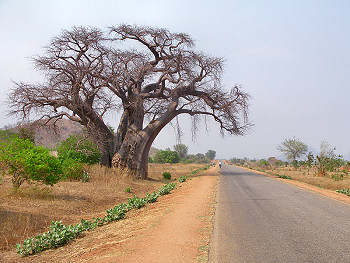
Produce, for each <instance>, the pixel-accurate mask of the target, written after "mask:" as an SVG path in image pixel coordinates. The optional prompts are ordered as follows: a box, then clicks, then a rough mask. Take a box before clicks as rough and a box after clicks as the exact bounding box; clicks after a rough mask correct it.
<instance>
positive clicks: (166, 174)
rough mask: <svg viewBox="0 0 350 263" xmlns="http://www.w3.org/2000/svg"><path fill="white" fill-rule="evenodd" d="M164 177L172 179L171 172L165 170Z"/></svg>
mask: <svg viewBox="0 0 350 263" xmlns="http://www.w3.org/2000/svg"><path fill="white" fill-rule="evenodd" d="M163 178H164V179H166V180H170V179H171V173H169V172H164V173H163Z"/></svg>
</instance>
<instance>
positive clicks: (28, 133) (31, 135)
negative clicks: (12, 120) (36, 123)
mask: <svg viewBox="0 0 350 263" xmlns="http://www.w3.org/2000/svg"><path fill="white" fill-rule="evenodd" d="M18 137H19V138H21V139H23V140H29V141H31V142H33V143H34V141H35V132H34V129H33V128H23V127H22V128H20V129H19V131H18Z"/></svg>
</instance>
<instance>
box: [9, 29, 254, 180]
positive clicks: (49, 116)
mask: <svg viewBox="0 0 350 263" xmlns="http://www.w3.org/2000/svg"><path fill="white" fill-rule="evenodd" d="M33 60H34V63H35V67H36V68H37V69H38V70H40V71H42V72H43V73H44V76H45V79H44V81H43V82H42V83H40V84H28V83H23V82H16V83H15V85H14V88H13V90H12V92H11V93H10V94H9V105H10V107H11V113H12V114H17V115H19V116H21V117H22V118H24V119H25V118H29V116H30V115H32V114H33V113H34V115H35V116H40V117H41V118H42V119H46V120H47V121H52V120H53V121H54V120H58V119H61V118H68V119H70V120H72V121H75V122H78V123H80V124H82V125H83V126H85V127H86V129H87V131H88V135H89V137H90V138H91V139H92V141H93V142H94V143H95V144H96V145H97V146H98V148H99V150H100V152H101V155H100V162H101V164H103V165H108V166H110V165H111V164H112V163H113V164H114V165H116V166H122V167H127V168H129V169H130V170H132V171H134V172H135V173H136V174H137V177H141V178H146V177H147V165H146V164H147V160H148V152H149V149H150V147H151V145H152V142H153V141H154V139H155V138H156V136H157V135H158V134H159V132H160V131H161V130H162V129H163V128H164V127H165V126H166V125H167V124H168V123H170V122H171V121H174V120H175V122H174V124H175V126H176V127H177V130H178V131H179V133H181V129H180V125H179V121H178V120H177V117H178V116H179V115H180V114H188V115H190V116H192V117H193V118H192V119H193V122H192V123H193V127H192V131H193V132H195V131H196V130H197V129H198V120H200V118H199V116H204V119H206V118H207V117H211V118H213V119H214V120H215V121H216V122H217V123H218V124H219V126H220V130H221V132H222V133H223V134H225V133H228V134H234V135H243V134H244V133H245V132H246V130H247V128H249V126H250V123H249V122H248V119H247V116H248V115H247V114H248V101H249V95H248V94H247V93H245V92H243V91H242V90H241V88H240V87H238V86H234V87H232V88H231V89H230V90H226V89H225V88H224V87H223V86H222V84H221V77H222V72H223V62H224V60H223V59H222V58H218V57H213V56H209V55H206V54H204V53H203V52H198V51H196V50H195V48H194V41H193V39H192V38H191V37H190V36H189V35H188V34H185V33H172V32H170V31H168V30H167V29H163V28H152V27H145V26H131V25H126V24H121V25H119V26H113V27H110V28H108V29H107V30H101V29H98V28H92V27H82V26H81V27H74V28H72V29H71V30H64V31H62V33H61V34H60V35H58V36H57V37H54V38H53V39H52V40H51V42H50V43H49V45H47V46H46V47H45V50H44V54H43V55H39V56H36V57H34V58H33ZM118 112H119V113H120V116H121V117H120V120H119V126H118V129H117V132H116V134H113V133H112V132H111V131H110V129H109V128H108V125H107V124H106V121H105V116H106V114H107V113H111V114H112V115H113V116H115V115H116V114H117V113H118Z"/></svg>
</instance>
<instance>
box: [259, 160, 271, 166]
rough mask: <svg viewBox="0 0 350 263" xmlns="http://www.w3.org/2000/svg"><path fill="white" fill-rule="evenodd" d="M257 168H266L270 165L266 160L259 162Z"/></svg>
mask: <svg viewBox="0 0 350 263" xmlns="http://www.w3.org/2000/svg"><path fill="white" fill-rule="evenodd" d="M258 166H259V167H264V168H267V167H269V166H270V163H269V162H268V161H266V160H260V161H259V163H258Z"/></svg>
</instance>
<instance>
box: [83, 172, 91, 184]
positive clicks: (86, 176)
mask: <svg viewBox="0 0 350 263" xmlns="http://www.w3.org/2000/svg"><path fill="white" fill-rule="evenodd" d="M81 181H82V182H83V183H87V182H89V181H90V175H89V173H88V172H87V171H83V174H82V176H81Z"/></svg>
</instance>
